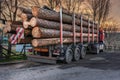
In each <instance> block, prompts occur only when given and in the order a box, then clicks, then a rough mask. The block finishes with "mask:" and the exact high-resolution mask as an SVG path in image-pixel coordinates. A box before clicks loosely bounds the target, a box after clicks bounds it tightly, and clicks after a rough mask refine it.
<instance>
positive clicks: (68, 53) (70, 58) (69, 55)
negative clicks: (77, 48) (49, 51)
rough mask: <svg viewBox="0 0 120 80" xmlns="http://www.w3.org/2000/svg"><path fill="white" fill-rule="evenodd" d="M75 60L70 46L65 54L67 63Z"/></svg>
mask: <svg viewBox="0 0 120 80" xmlns="http://www.w3.org/2000/svg"><path fill="white" fill-rule="evenodd" d="M72 60H73V51H72V49H71V48H68V49H67V50H66V54H65V62H66V63H71V62H72Z"/></svg>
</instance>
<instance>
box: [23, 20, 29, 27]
mask: <svg viewBox="0 0 120 80" xmlns="http://www.w3.org/2000/svg"><path fill="white" fill-rule="evenodd" d="M28 26H29V22H28V21H24V22H23V27H24V28H25V29H27V28H28Z"/></svg>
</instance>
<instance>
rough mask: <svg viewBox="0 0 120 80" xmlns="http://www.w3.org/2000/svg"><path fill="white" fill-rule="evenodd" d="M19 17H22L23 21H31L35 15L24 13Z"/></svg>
mask: <svg viewBox="0 0 120 80" xmlns="http://www.w3.org/2000/svg"><path fill="white" fill-rule="evenodd" d="M19 17H20V18H21V19H22V21H29V20H30V19H31V18H32V17H33V15H32V14H26V13H22V14H21V15H20V16H19Z"/></svg>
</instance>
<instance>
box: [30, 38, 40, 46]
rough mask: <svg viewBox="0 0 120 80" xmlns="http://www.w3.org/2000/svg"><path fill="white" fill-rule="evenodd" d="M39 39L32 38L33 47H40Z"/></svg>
mask: <svg viewBox="0 0 120 80" xmlns="http://www.w3.org/2000/svg"><path fill="white" fill-rule="evenodd" d="M38 44H39V43H38V40H37V39H33V40H32V45H33V47H38Z"/></svg>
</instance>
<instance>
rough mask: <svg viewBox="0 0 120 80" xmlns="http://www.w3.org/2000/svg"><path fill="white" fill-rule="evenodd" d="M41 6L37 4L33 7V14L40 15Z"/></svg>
mask: <svg viewBox="0 0 120 80" xmlns="http://www.w3.org/2000/svg"><path fill="white" fill-rule="evenodd" d="M38 12H39V8H38V7H37V6H33V7H32V14H33V16H38Z"/></svg>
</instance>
